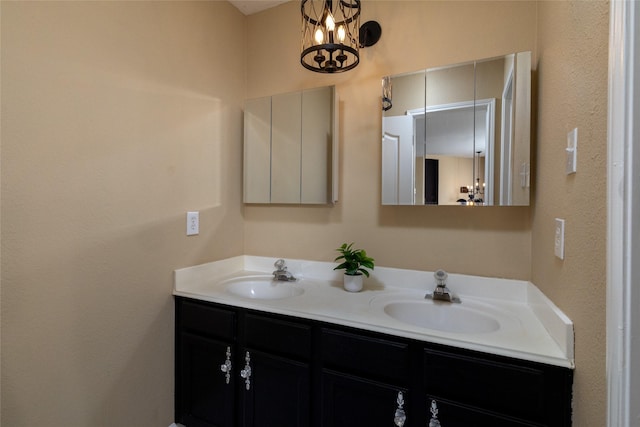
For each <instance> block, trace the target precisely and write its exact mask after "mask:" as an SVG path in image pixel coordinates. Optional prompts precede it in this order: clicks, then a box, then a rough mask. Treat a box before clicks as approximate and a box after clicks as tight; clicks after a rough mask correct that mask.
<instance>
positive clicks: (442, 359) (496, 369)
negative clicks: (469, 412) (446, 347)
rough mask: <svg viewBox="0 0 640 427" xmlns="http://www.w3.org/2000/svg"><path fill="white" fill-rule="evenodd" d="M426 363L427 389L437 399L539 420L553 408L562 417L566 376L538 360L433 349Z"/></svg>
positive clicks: (541, 420)
mask: <svg viewBox="0 0 640 427" xmlns="http://www.w3.org/2000/svg"><path fill="white" fill-rule="evenodd" d="M424 367H425V368H424V386H425V391H426V392H427V394H428V395H430V396H433V398H435V399H445V400H449V401H454V402H458V403H461V404H464V405H469V406H472V407H476V408H483V409H484V410H488V411H495V412H496V413H501V414H505V415H508V416H512V417H517V418H520V419H525V420H529V421H534V422H541V423H543V422H547V421H549V420H548V419H547V417H548V416H549V414H550V413H555V414H556V418H557V419H556V421H559V420H560V419H561V418H562V416H557V415H558V414H559V413H561V412H562V408H554V406H555V405H556V404H557V403H556V402H561V401H562V397H561V396H563V394H562V393H565V392H567V390H566V382H565V381H564V380H563V378H564V377H565V376H564V375H560V376H558V375H554V374H553V373H552V372H549V371H548V370H546V369H543V367H542V366H539V365H537V364H534V363H526V362H522V361H516V360H509V359H506V358H505V359H499V358H495V359H494V358H490V357H487V358H484V357H479V355H471V354H469V355H467V354H457V353H451V352H447V351H440V350H431V349H428V350H425V352H424ZM556 393H560V394H559V395H556ZM556 410H559V412H556ZM545 425H547V424H545ZM548 425H562V424H560V423H559V422H558V424H555V423H552V424H548Z"/></svg>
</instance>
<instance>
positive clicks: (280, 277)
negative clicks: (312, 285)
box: [273, 259, 297, 282]
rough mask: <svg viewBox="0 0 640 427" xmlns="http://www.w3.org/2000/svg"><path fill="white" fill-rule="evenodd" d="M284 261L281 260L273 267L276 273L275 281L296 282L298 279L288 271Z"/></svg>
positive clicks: (274, 275) (274, 274)
mask: <svg viewBox="0 0 640 427" xmlns="http://www.w3.org/2000/svg"><path fill="white" fill-rule="evenodd" d="M284 264H285V263H284V260H283V259H279V260H277V261H276V262H275V263H274V264H273V265H274V267H275V268H276V271H274V272H273V280H277V281H279V282H295V281H296V280H297V279H296V278H295V277H294V276H293V274H291V273H290V272H289V271H288V270H287V266H286V265H284Z"/></svg>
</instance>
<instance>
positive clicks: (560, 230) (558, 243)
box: [554, 218, 564, 259]
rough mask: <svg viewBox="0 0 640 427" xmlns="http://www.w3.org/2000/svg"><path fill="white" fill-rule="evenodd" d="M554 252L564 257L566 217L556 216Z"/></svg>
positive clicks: (559, 256)
mask: <svg viewBox="0 0 640 427" xmlns="http://www.w3.org/2000/svg"><path fill="white" fill-rule="evenodd" d="M554 242H555V246H554V253H555V254H556V256H557V257H558V258H560V259H564V219H560V218H556V236H555V239H554Z"/></svg>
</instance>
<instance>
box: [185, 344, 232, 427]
mask: <svg viewBox="0 0 640 427" xmlns="http://www.w3.org/2000/svg"><path fill="white" fill-rule="evenodd" d="M227 349H229V350H231V360H232V359H233V347H232V346H231V345H230V344H228V343H225V342H222V341H218V340H213V339H209V338H204V337H200V336H197V335H191V334H182V336H181V339H180V354H181V357H180V361H179V365H178V375H177V378H178V383H177V384H176V388H177V392H178V394H179V397H178V398H179V404H180V407H181V414H182V416H181V417H180V418H181V419H180V420H179V421H180V422H181V423H182V424H185V425H187V426H189V427H200V426H202V427H233V426H235V423H234V391H233V390H234V382H235V381H234V380H235V379H234V375H233V371H231V372H230V373H231V375H229V377H228V378H229V380H228V381H229V382H228V383H227V375H226V373H225V372H223V371H222V370H221V365H223V364H224V363H225V361H226V359H227Z"/></svg>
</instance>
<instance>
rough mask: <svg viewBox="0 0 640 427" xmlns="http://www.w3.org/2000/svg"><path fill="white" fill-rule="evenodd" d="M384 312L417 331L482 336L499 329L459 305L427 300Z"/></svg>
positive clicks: (392, 305)
mask: <svg viewBox="0 0 640 427" xmlns="http://www.w3.org/2000/svg"><path fill="white" fill-rule="evenodd" d="M384 312H385V313H386V314H387V315H388V316H390V317H392V318H394V319H396V320H398V321H400V322H403V323H407V324H409V325H413V326H418V327H421V328H427V329H434V330H438V331H442V332H454V333H460V334H485V333H489V332H495V331H497V330H498V329H500V323H499V322H498V321H497V320H496V319H494V318H493V317H491V316H490V315H487V314H484V313H481V312H478V311H475V310H473V309H469V308H466V307H464V305H461V304H450V303H439V302H433V301H430V300H423V301H410V302H409V301H402V302H392V303H389V304H387V305H385V306H384Z"/></svg>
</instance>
